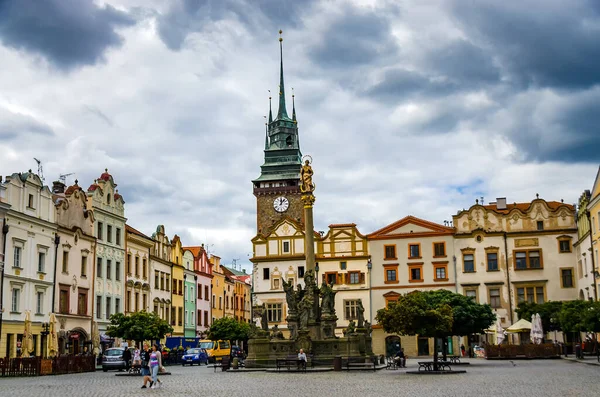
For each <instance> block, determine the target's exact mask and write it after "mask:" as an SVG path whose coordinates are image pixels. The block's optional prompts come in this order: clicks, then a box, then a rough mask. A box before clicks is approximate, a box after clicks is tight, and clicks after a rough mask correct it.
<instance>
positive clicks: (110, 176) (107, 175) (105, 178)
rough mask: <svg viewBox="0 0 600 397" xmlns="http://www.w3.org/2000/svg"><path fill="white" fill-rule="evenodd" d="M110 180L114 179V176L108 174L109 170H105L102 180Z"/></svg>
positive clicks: (101, 176)
mask: <svg viewBox="0 0 600 397" xmlns="http://www.w3.org/2000/svg"><path fill="white" fill-rule="evenodd" d="M110 178H112V175H110V174H109V173H108V168H105V169H104V172H103V173H102V175H100V179H102V180H103V181H108V180H109V179H110Z"/></svg>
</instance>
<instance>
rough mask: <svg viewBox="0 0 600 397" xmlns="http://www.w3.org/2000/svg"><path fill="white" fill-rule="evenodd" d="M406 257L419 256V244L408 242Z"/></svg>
mask: <svg viewBox="0 0 600 397" xmlns="http://www.w3.org/2000/svg"><path fill="white" fill-rule="evenodd" d="M408 257H409V258H420V257H421V244H409V245H408Z"/></svg>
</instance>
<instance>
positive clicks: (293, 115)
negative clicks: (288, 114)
mask: <svg viewBox="0 0 600 397" xmlns="http://www.w3.org/2000/svg"><path fill="white" fill-rule="evenodd" d="M295 96H296V95H294V87H292V121H293V122H294V123H296V100H295V99H294V97H295Z"/></svg>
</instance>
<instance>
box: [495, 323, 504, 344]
mask: <svg viewBox="0 0 600 397" xmlns="http://www.w3.org/2000/svg"><path fill="white" fill-rule="evenodd" d="M502 342H504V328H502V326H501V325H500V320H499V319H498V320H496V344H497V345H500V344H502Z"/></svg>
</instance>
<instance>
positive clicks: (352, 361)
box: [346, 357, 377, 371]
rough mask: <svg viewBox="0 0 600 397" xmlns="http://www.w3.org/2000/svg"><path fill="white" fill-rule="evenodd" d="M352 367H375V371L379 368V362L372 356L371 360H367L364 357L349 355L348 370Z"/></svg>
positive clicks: (347, 360)
mask: <svg viewBox="0 0 600 397" xmlns="http://www.w3.org/2000/svg"><path fill="white" fill-rule="evenodd" d="M350 368H357V369H373V371H375V370H376V369H377V364H376V362H375V359H374V358H373V357H371V358H370V361H366V360H365V358H364V357H347V358H346V370H347V371H350Z"/></svg>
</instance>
